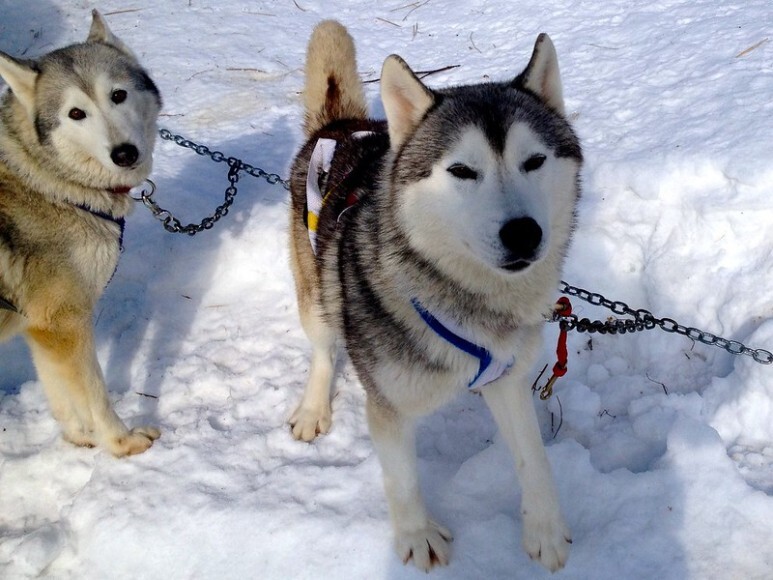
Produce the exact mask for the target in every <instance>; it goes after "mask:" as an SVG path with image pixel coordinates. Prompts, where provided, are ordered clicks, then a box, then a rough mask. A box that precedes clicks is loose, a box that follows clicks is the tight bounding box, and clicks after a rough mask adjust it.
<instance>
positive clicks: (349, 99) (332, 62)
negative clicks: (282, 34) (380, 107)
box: [303, 20, 368, 137]
mask: <svg viewBox="0 0 773 580" xmlns="http://www.w3.org/2000/svg"><path fill="white" fill-rule="evenodd" d="M303 100H304V105H305V107H306V122H305V124H304V127H303V128H304V130H305V132H306V137H311V135H312V134H314V133H315V132H316V131H318V130H319V129H321V128H322V127H324V126H325V125H327V124H329V123H332V122H333V121H336V120H338V119H367V117H368V107H367V104H366V102H365V95H364V94H363V92H362V83H361V82H360V77H359V75H358V74H357V59H356V56H355V50H354V41H353V40H352V37H351V36H349V33H348V32H347V31H346V28H344V27H343V26H342V25H341V24H340V23H338V22H336V21H335V20H323V21H322V22H320V23H319V24H318V25H317V27H316V28H315V29H314V32H313V33H312V35H311V39H310V40H309V46H308V49H307V51H306V86H305V88H304V95H303Z"/></svg>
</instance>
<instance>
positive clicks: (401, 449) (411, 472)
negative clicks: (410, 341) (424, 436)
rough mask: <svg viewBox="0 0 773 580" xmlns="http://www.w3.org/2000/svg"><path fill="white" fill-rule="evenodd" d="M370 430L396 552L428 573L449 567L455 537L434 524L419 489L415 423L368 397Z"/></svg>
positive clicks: (404, 559)
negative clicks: (381, 475)
mask: <svg viewBox="0 0 773 580" xmlns="http://www.w3.org/2000/svg"><path fill="white" fill-rule="evenodd" d="M367 415H368V428H369V431H370V437H371V440H372V441H373V446H374V447H375V449H376V453H377V454H378V458H379V463H380V464H381V469H382V472H383V476H384V490H385V492H386V497H387V501H388V503H389V512H390V516H391V519H392V526H393V528H394V538H395V549H396V550H397V555H398V556H399V557H400V558H401V559H402V561H403V563H404V564H407V563H408V561H409V560H412V561H413V563H414V564H415V565H416V567H417V568H419V569H420V570H424V571H425V572H429V570H430V569H431V568H432V567H433V566H435V565H440V566H446V565H447V564H448V561H449V559H450V557H451V545H450V543H451V542H452V541H453V536H452V535H451V532H449V531H448V530H447V529H446V528H444V527H443V526H441V525H439V524H437V523H436V522H434V521H432V520H431V519H430V518H429V515H428V514H427V509H426V508H425V507H424V501H423V500H422V498H421V492H420V490H419V476H418V468H417V461H416V440H415V424H414V421H413V419H410V418H408V417H404V416H402V415H400V414H399V413H398V412H397V411H395V410H393V409H391V408H385V406H384V404H383V403H381V402H377V401H375V400H374V399H373V397H372V396H370V395H369V396H368V402H367Z"/></svg>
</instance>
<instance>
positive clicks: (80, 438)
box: [62, 431, 98, 447]
mask: <svg viewBox="0 0 773 580" xmlns="http://www.w3.org/2000/svg"><path fill="white" fill-rule="evenodd" d="M62 438H63V439H64V440H65V441H67V442H68V443H72V444H73V445H77V446H78V447H96V446H97V445H98V443H97V440H96V439H95V438H94V437H93V436H92V435H90V434H88V433H84V432H83V431H76V432H73V431H69V432H63V433H62Z"/></svg>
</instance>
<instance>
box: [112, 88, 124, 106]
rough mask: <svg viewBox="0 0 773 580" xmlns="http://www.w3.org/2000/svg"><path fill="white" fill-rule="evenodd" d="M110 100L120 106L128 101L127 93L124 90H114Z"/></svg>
mask: <svg viewBox="0 0 773 580" xmlns="http://www.w3.org/2000/svg"><path fill="white" fill-rule="evenodd" d="M110 100H111V101H113V102H114V103H115V104H116V105H120V104H121V103H123V102H124V101H125V100H126V91H125V90H123V89H116V90H114V91H113V93H112V94H111V95H110Z"/></svg>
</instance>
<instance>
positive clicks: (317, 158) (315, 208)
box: [306, 131, 374, 254]
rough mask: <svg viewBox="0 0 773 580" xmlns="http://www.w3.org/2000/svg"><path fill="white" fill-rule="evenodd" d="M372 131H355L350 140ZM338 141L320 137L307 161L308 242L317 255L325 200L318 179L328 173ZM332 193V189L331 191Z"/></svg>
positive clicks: (360, 137) (370, 133) (369, 133)
mask: <svg viewBox="0 0 773 580" xmlns="http://www.w3.org/2000/svg"><path fill="white" fill-rule="evenodd" d="M373 134H374V132H373V131H355V132H354V133H352V138H354V139H362V138H363V137H366V136H368V135H373ZM337 146H338V141H336V140H335V139H327V138H325V137H320V138H319V139H317V143H316V144H315V145H314V151H312V152H311V158H310V159H309V171H308V172H307V173H306V207H307V218H306V219H307V222H308V228H309V241H310V242H311V249H312V251H313V252H314V253H315V254H316V253H317V225H318V223H319V214H320V212H321V211H322V205H323V204H324V203H325V198H324V197H322V192H321V191H320V190H319V177H320V176H321V175H322V174H323V173H329V172H330V165H331V163H332V162H333V155H334V154H335V151H336V147H337ZM331 191H332V189H331Z"/></svg>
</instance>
